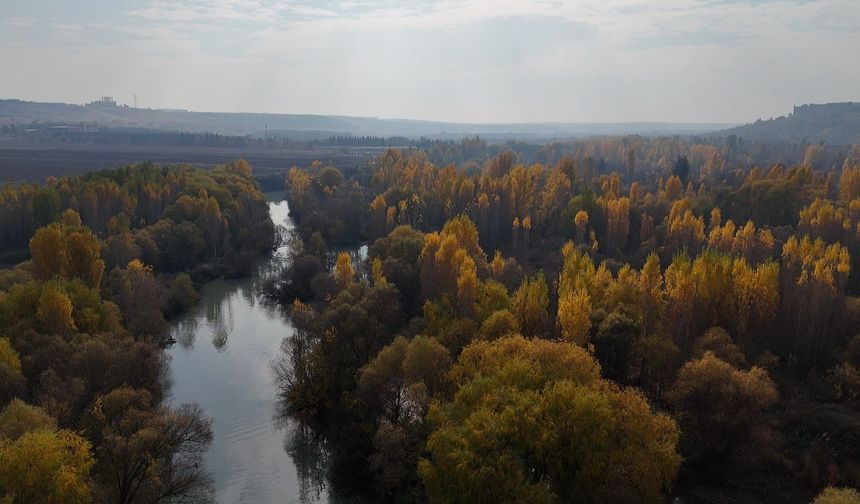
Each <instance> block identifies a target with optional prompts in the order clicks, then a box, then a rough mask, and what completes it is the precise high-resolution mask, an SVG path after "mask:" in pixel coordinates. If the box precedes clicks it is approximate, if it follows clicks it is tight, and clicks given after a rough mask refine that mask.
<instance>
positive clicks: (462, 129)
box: [0, 99, 734, 140]
mask: <svg viewBox="0 0 860 504" xmlns="http://www.w3.org/2000/svg"><path fill="white" fill-rule="evenodd" d="M32 122H43V123H46V122H51V123H97V124H98V125H99V126H108V127H124V128H146V129H156V130H169V131H186V132H199V133H203V132H209V133H219V134H224V135H254V136H263V135H264V134H268V135H270V136H285V137H290V138H294V139H312V138H324V137H328V136H331V135H352V136H403V137H410V138H417V137H433V138H457V137H463V136H471V135H480V136H482V137H485V138H488V139H498V140H506V139H513V138H519V139H534V140H542V139H550V138H568V137H580V136H592V135H624V134H641V135H674V134H701V133H707V132H712V131H715V130H720V129H723V128H726V127H727V126H734V125H727V124H720V123H669V122H629V123H566V122H547V123H507V124H505V123H498V124H479V123H452V122H436V121H421V120H409V119H382V118H375V117H349V116H330V115H311V114H263V113H231V112H192V111H188V110H172V109H171V110H166V109H140V108H134V107H128V106H124V105H117V104H115V103H113V102H112V101H98V102H93V103H89V104H86V105H72V104H66V103H38V102H27V101H22V100H11V99H10V100H0V125H4V124H12V123H17V124H28V123H32Z"/></svg>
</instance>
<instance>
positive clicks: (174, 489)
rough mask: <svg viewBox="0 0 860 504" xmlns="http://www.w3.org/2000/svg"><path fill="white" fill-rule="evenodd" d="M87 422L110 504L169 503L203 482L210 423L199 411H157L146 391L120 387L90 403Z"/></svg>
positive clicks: (186, 408)
mask: <svg viewBox="0 0 860 504" xmlns="http://www.w3.org/2000/svg"><path fill="white" fill-rule="evenodd" d="M86 423H87V425H88V433H89V437H90V438H91V439H92V440H93V444H94V445H95V452H96V455H97V460H98V463H97V465H96V467H95V470H96V472H98V473H99V474H100V475H102V478H103V481H105V482H106V483H107V484H108V485H109V487H108V492H109V496H110V499H111V500H112V501H114V502H118V503H122V504H132V503H138V502H147V503H150V502H152V503H155V502H164V501H169V500H170V499H172V498H177V497H183V496H186V495H188V494H189V493H190V492H192V491H193V490H194V489H195V487H196V486H197V485H199V484H200V483H201V482H202V478H203V476H204V474H203V467H202V463H201V462H202V460H201V459H202V457H203V454H204V453H205V452H206V450H207V449H208V447H209V443H211V442H212V427H211V425H212V421H211V420H209V419H208V418H206V417H205V416H203V414H202V412H201V410H200V408H199V407H198V406H196V405H183V406H181V407H180V408H179V409H176V410H171V409H168V408H165V407H157V406H155V405H154V404H153V398H152V395H151V394H150V393H149V392H147V391H146V390H142V389H133V388H129V387H120V388H117V389H115V390H113V391H111V392H109V393H108V394H105V395H103V396H100V397H98V398H97V399H96V400H95V401H94V402H93V405H92V408H91V409H90V411H89V414H88V416H87V419H86Z"/></svg>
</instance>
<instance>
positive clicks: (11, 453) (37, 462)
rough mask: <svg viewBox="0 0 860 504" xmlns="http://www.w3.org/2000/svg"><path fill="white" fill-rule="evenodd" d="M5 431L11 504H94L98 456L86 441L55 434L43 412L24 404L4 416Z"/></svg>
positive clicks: (2, 478) (1, 483)
mask: <svg viewBox="0 0 860 504" xmlns="http://www.w3.org/2000/svg"><path fill="white" fill-rule="evenodd" d="M0 433H2V434H0V495H2V496H4V497H5V498H6V499H9V502H16V503H17V502H43V503H45V504H65V503H71V504H75V503H87V502H90V500H91V495H90V488H89V473H90V469H91V468H92V466H93V457H92V454H91V453H90V444H89V442H87V441H86V440H85V439H84V438H82V437H80V436H78V435H77V434H74V433H72V432H70V431H67V430H56V426H55V423H54V420H53V419H52V418H50V417H49V416H48V415H47V414H46V413H45V412H44V411H42V410H41V409H39V408H34V407H32V406H28V405H26V404H24V403H23V402H21V401H12V402H11V403H10V404H9V405H8V406H6V408H4V410H3V413H2V414H0ZM0 500H3V499H0Z"/></svg>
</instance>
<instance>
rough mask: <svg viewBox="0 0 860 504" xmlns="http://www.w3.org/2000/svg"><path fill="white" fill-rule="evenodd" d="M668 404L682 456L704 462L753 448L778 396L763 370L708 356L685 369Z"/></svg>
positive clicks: (669, 395)
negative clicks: (738, 366)
mask: <svg viewBox="0 0 860 504" xmlns="http://www.w3.org/2000/svg"><path fill="white" fill-rule="evenodd" d="M666 399H667V401H668V402H669V404H670V405H671V406H672V408H673V410H674V411H675V413H676V418H678V422H679V423H680V425H681V432H682V433H683V437H682V446H683V447H684V450H683V452H684V453H685V454H686V456H687V457H689V458H690V459H691V460H695V461H700V462H705V463H708V462H709V461H714V460H719V459H720V458H721V457H725V456H727V455H731V454H732V451H735V450H738V449H742V448H744V447H745V445H747V444H749V443H753V444H755V439H754V434H755V432H756V431H755V429H758V428H761V427H762V426H763V415H764V413H765V411H767V409H768V408H769V407H770V406H771V405H773V404H774V403H775V402H776V401H777V399H778V393H777V390H776V386H775V385H774V384H773V382H772V381H771V379H770V377H769V376H768V375H767V372H766V371H764V370H763V369H761V368H758V367H753V368H752V369H750V370H749V371H741V370H738V369H736V368H734V367H733V366H732V365H731V364H729V363H727V362H725V361H723V360H721V359H719V358H718V357H716V356H715V355H714V354H713V353H711V352H706V353H705V355H704V356H703V357H702V358H700V359H698V360H693V361H690V362H687V363H686V364H684V366H683V367H682V368H681V370H680V371H679V372H678V378H677V380H676V381H675V384H674V385H673V386H672V389H671V390H669V391H668V392H667V394H666ZM705 405H706V406H705Z"/></svg>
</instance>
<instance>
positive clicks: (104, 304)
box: [0, 161, 277, 504]
mask: <svg viewBox="0 0 860 504" xmlns="http://www.w3.org/2000/svg"><path fill="white" fill-rule="evenodd" d="M276 235H277V233H276V231H275V227H274V225H273V223H272V221H271V219H270V218H269V214H268V211H267V205H266V202H265V199H264V198H263V195H262V193H261V192H260V191H259V188H258V186H257V184H256V182H255V181H254V179H253V177H252V175H251V169H250V167H249V166H248V165H247V163H245V162H243V161H237V162H234V163H230V164H228V165H225V166H220V167H217V168H215V169H213V170H211V171H206V172H204V171H200V170H196V169H192V168H187V167H159V166H154V165H151V164H143V165H136V166H128V167H126V168H121V169H116V170H110V171H103V172H97V173H91V174H88V175H86V176H82V177H76V178H61V179H50V180H48V181H47V182H46V183H45V184H44V185H21V186H8V187H5V188H4V189H3V190H2V192H0V251H3V252H4V254H5V257H7V258H11V257H18V256H23V257H26V260H24V261H22V262H20V263H19V264H17V265H15V266H14V267H12V268H9V269H3V270H0V403H2V406H0V501H2V502H4V503H5V502H9V503H36V502H44V503H61V502H62V503H85V502H93V501H95V502H116V503H129V504H130V503H155V502H166V501H170V502H177V501H185V500H186V499H189V498H192V497H194V498H197V497H201V498H205V497H206V496H207V494H208V490H207V488H208V487H207V479H206V475H205V473H204V471H203V467H202V465H201V457H202V456H203V454H204V453H205V452H206V450H207V449H208V446H209V443H210V442H211V440H212V426H211V421H210V419H209V418H208V417H207V416H206V415H205V412H203V411H201V409H200V408H199V407H197V406H196V405H193V404H187V405H181V406H178V407H175V408H174V407H169V406H167V405H166V403H165V401H164V397H165V394H166V392H167V390H166V386H167V384H166V383H165V377H164V372H165V369H166V365H167V361H166V356H165V354H164V351H163V350H162V343H163V342H164V338H165V336H166V335H165V329H166V322H165V320H166V319H169V318H170V317H172V316H174V315H176V314H178V313H180V312H182V311H183V310H185V309H186V308H187V307H189V306H190V305H191V304H193V303H195V301H196V299H197V296H198V293H197V290H196V287H197V285H199V284H200V282H202V281H203V280H205V279H208V278H213V277H216V276H225V275H227V276H229V275H240V274H244V273H245V272H246V271H247V268H249V267H250V263H251V262H252V260H253V259H254V258H256V257H258V256H260V255H261V254H263V253H266V252H267V251H270V250H271V249H272V248H273V246H274V240H276Z"/></svg>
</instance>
